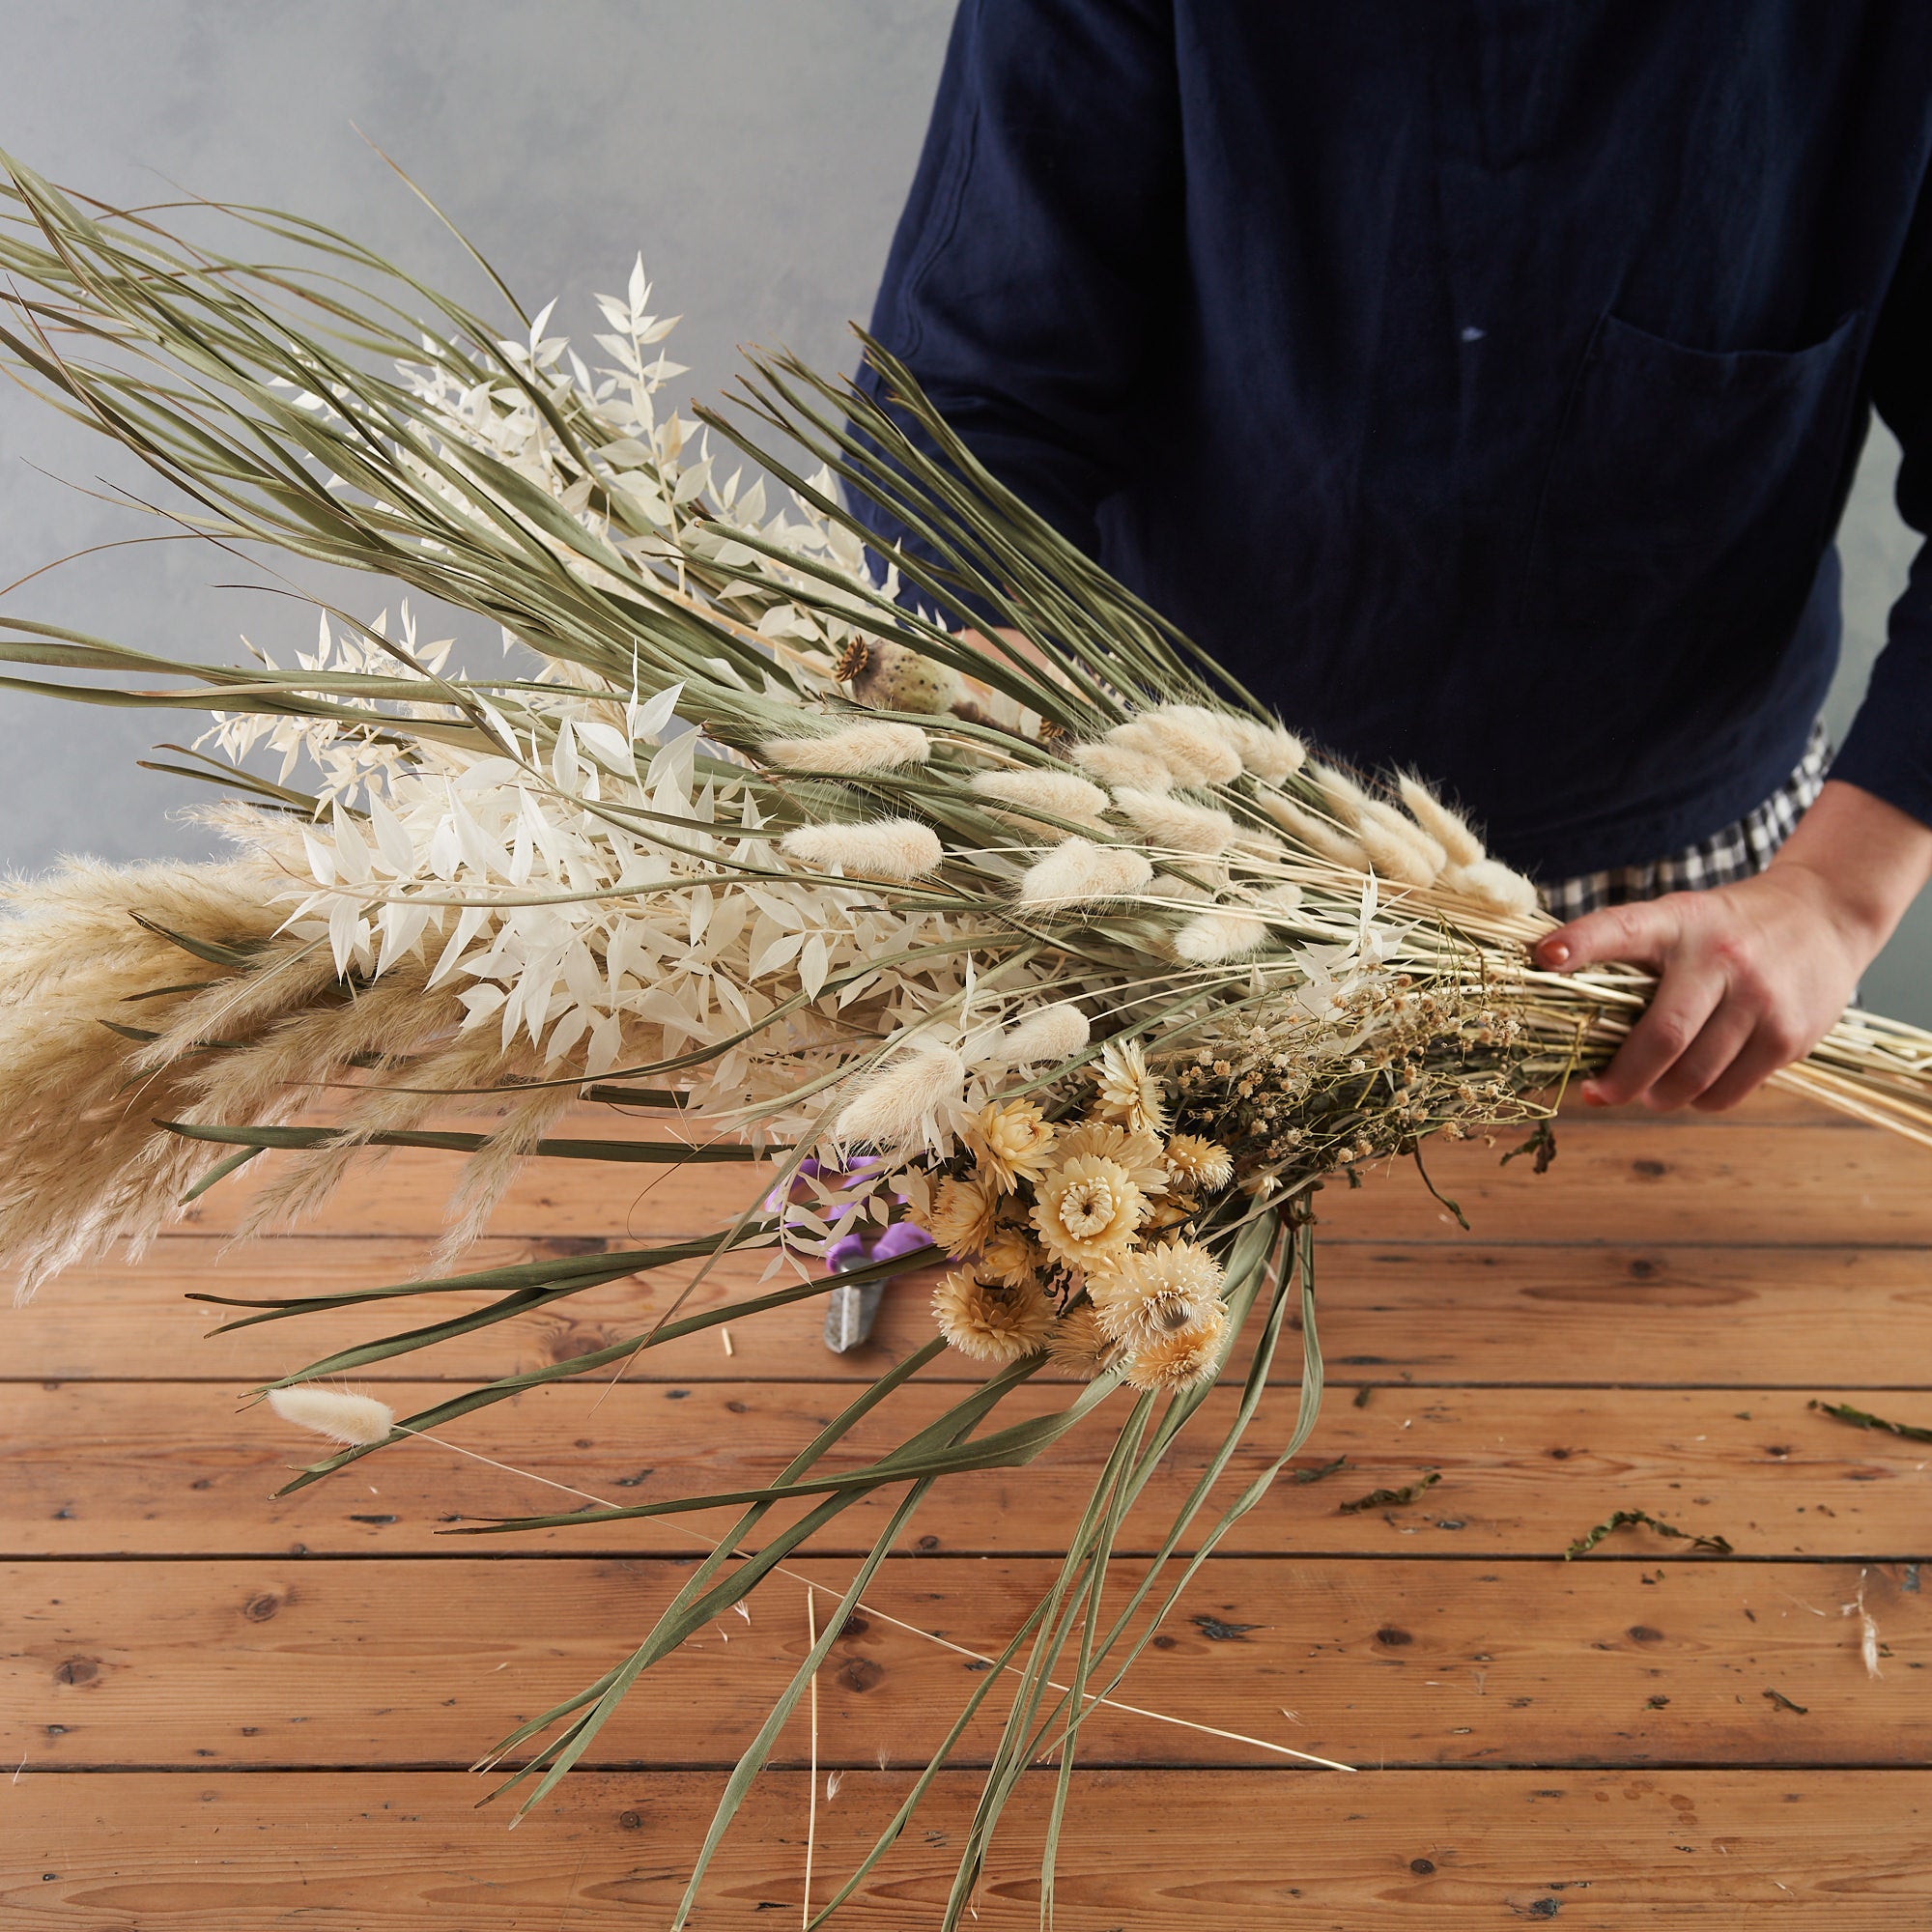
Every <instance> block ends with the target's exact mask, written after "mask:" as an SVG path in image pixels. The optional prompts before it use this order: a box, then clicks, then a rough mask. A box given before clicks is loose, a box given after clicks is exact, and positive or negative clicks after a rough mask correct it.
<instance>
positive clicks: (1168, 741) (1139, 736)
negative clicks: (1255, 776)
mask: <svg viewBox="0 0 1932 1932" xmlns="http://www.w3.org/2000/svg"><path fill="white" fill-rule="evenodd" d="M1107 742H1108V743H1109V744H1113V745H1124V746H1126V747H1127V748H1128V750H1130V751H1135V752H1146V753H1151V755H1152V756H1154V757H1156V758H1158V759H1159V760H1160V761H1161V762H1162V763H1163V764H1164V765H1166V767H1167V768H1168V770H1169V771H1171V772H1172V773H1173V774H1174V776H1175V777H1176V778H1177V779H1179V781H1180V782H1181V783H1182V784H1193V785H1201V784H1225V783H1226V782H1227V781H1228V780H1230V779H1234V778H1239V777H1240V775H1241V754H1240V753H1238V752H1237V751H1236V750H1235V748H1234V746H1233V745H1232V744H1230V743H1229V741H1228V739H1227V738H1226V737H1225V736H1224V735H1223V734H1222V732H1221V731H1220V730H1219V728H1218V721H1217V720H1216V718H1215V717H1214V715H1213V714H1212V713H1211V712H1208V711H1205V710H1203V709H1202V708H1201V707H1200V706H1198V705H1192V704H1159V705H1156V706H1155V707H1154V708H1153V709H1152V710H1151V711H1144V712H1143V713H1142V714H1141V715H1140V716H1139V717H1138V718H1136V719H1133V720H1132V721H1130V722H1129V723H1128V724H1125V725H1115V726H1114V728H1113V729H1112V730H1111V731H1109V732H1108V733H1107Z"/></svg>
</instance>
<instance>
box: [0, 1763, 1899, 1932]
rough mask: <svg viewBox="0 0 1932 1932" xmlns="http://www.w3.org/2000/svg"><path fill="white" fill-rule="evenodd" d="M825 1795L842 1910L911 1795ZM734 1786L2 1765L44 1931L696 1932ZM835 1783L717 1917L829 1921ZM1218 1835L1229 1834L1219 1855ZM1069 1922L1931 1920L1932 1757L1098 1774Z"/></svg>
mask: <svg viewBox="0 0 1932 1932" xmlns="http://www.w3.org/2000/svg"><path fill="white" fill-rule="evenodd" d="M907 1781H908V1780H907V1778H906V1776H905V1775H904V1774H903V1773H898V1772H884V1773H882V1772H880V1771H879V1770H878V1769H877V1768H876V1767H868V1768H866V1769H862V1770H854V1771H851V1772H848V1773H846V1775H845V1776H844V1778H843V1780H842V1782H841V1784H840V1786H839V1790H838V1796H837V1798H836V1799H835V1800H833V1801H832V1802H831V1803H826V1802H824V1796H823V1793H822V1791H821V1794H820V1801H821V1802H820V1804H819V1806H818V1819H817V1824H818V1843H817V1854H816V1861H815V1872H816V1878H815V1882H814V1884H813V1887H812V1892H811V1897H812V1901H813V1902H814V1903H815V1904H822V1903H824V1901H825V1900H826V1899H827V1898H828V1897H829V1896H830V1895H831V1891H832V1889H833V1886H834V1885H835V1884H836V1882H837V1881H838V1878H839V1877H841V1876H842V1875H843V1873H844V1872H846V1871H848V1870H849V1869H851V1867H852V1866H853V1865H854V1864H855V1863H856V1862H857V1861H858V1859H859V1858H860V1857H861V1856H862V1855H863V1853H864V1852H865V1850H866V1849H867V1848H868V1847H869V1845H870V1842H871V1836H872V1834H873V1833H876V1832H877V1831H879V1830H880V1829H881V1828H882V1827H883V1825H884V1823H885V1821H886V1820H887V1819H888V1818H889V1817H890V1816H891V1814H892V1810H893V1807H894V1805H895V1804H896V1803H897V1802H898V1800H899V1798H900V1797H901V1795H902V1794H903V1791H904V1789H905V1786H906V1783H907ZM721 1782H722V1779H721V1778H719V1777H718V1776H710V1775H704V1774H680V1773H625V1774H612V1775H601V1774H585V1775H580V1776H577V1777H575V1778H573V1779H571V1780H570V1781H568V1782H567V1783H566V1784H565V1785H564V1786H563V1787H562V1789H561V1790H560V1791H559V1792H558V1793H557V1795H556V1797H555V1798H554V1800H553V1801H551V1802H550V1803H548V1804H546V1805H545V1806H544V1807H543V1809H541V1810H539V1811H537V1812H535V1813H533V1814H532V1815H531V1816H530V1817H528V1818H526V1820H525V1821H524V1823H523V1825H522V1826H521V1827H520V1828H519V1829H518V1830H517V1831H515V1832H508V1831H506V1830H505V1826H506V1824H507V1822H508V1814H507V1813H506V1811H504V1810H503V1809H501V1808H498V1807H492V1808H490V1809H486V1810H483V1811H478V1810H476V1809H474V1808H473V1807H474V1804H475V1800H476V1797H477V1794H478V1792H479V1790H480V1789H481V1788H483V1787H481V1786H480V1785H479V1782H478V1780H476V1779H473V1778H465V1777H458V1776H443V1775H436V1774H427V1775H418V1776H399V1775H397V1774H394V1773H373V1774H356V1775H354V1776H342V1775H329V1774H317V1773H296V1774H284V1775H275V1774H266V1775H263V1774H257V1775H252V1776H250V1775H238V1774H235V1773H233V1772H228V1771H225V1770H206V1771H202V1772H200V1773H197V1774H191V1775H187V1776H148V1775H140V1774H132V1775H128V1774H122V1775H106V1776H87V1777H68V1776H28V1777H26V1778H23V1779H22V1780H21V1781H20V1783H19V1784H17V1785H15V1786H14V1787H12V1788H11V1789H10V1788H8V1787H6V1786H4V1785H0V1820H4V1821H5V1822H6V1826H7V1830H6V1832H5V1833H4V1836H0V1843H3V1844H4V1846H5V1847H6V1849H4V1850H0V1920H4V1922H5V1923H6V1924H7V1925H8V1926H9V1927H10V1928H14V1927H17V1928H18V1932H75V1928H87V1932H97V1928H98V1932H265V1928H267V1927H270V1926H279V1925H301V1926H308V1927H316V1928H319V1932H377V1928H380V1932H456V1928H459V1927H460V1928H462V1932H595V1928H598V1927H609V1928H611V1932H617V1928H619V1927H621V1928H624V1932H631V1928H634V1927H638V1926H660V1925H664V1924H667V1923H668V1922H669V1918H670V1915H671V1913H672V1912H673V1910H674V1909H675V1907H676V1903H677V1899H678V1897H679V1894H680V1892H681V1890H682V1889H683V1881H684V1874H685V1872H686V1871H687V1870H688V1868H689V1863H690V1860H691V1858H692V1856H693V1854H694V1853H695V1852H696V1848H697V1845H698V1843H699V1841H700V1840H701V1838H702V1836H703V1833H704V1828H705V1826H706V1824H707V1823H708V1822H709V1819H710V1815H711V1809H712V1805H713V1804H714V1803H715V1802H716V1798H717V1792H718V1787H719V1785H720V1783H721ZM805 1782H806V1774H805V1773H803V1772H796V1773H788V1774H782V1775H779V1776H768V1777H766V1778H764V1779H763V1780H761V1781H760V1783H759V1784H758V1785H757V1786H756V1787H754V1789H753V1793H752V1796H751V1799H750V1800H749V1802H748V1803H747V1804H746V1807H745V1810H744V1812H743V1813H742V1814H741V1817H740V1821H739V1823H738V1825H737V1827H736V1829H735V1830H734V1831H733V1832H732V1833H730V1834H729V1835H728V1836H727V1837H726V1838H725V1843H724V1846H723V1848H722V1850H721V1852H720V1854H719V1860H718V1862H717V1864H716V1865H715V1866H714V1868H713V1872H712V1875H711V1878H710V1881H709V1883H708V1884H707V1885H706V1887H705V1889H704V1891H703V1893H702V1896H701V1900H700V1904H699V1908H698V1914H697V1917H696V1920H695V1923H696V1926H697V1927H699V1928H718V1927H743V1928H745V1932H771V1928H772V1927H773V1926H775V1925H777V1926H789V1925H795V1924H797V1923H798V1921H799V1917H800V1907H801V1904H802V1902H803V1897H804V1879H805V1847H804V1836H805V1790H804V1786H805ZM1048 1783H1049V1779H1048V1777H1047V1776H1046V1775H1045V1774H1035V1775H1034V1776H1031V1777H1030V1778H1028V1779H1027V1780H1026V1783H1025V1785H1024V1786H1023V1788H1022V1790H1021V1792H1020V1793H1019V1795H1018V1796H1017V1797H1016V1799H1015V1801H1014V1804H1013V1806H1012V1810H1011V1812H1010V1813H1009V1820H1010V1823H1009V1826H1008V1827H1007V1828H1006V1830H1005V1832H1004V1833H1003V1835H1002V1837H1001V1838H1000V1839H999V1840H997V1841H996V1843H995V1847H994V1852H993V1858H992V1862H991V1865H990V1868H989V1871H988V1874H987V1879H986V1882H985V1884H984V1885H983V1886H982V1887H981V1889H980V1896H979V1899H978V1909H979V1915H980V1916H979V1918H978V1920H977V1921H976V1922H977V1925H978V1926H979V1927H980V1928H981V1932H1035V1928H1036V1927H1037V1925H1038V1922H1039V1908H1038V1884H1039V1869H1038V1841H1039V1831H1040V1822H1041V1818H1042V1816H1043V1813H1044V1809H1045V1806H1046V1804H1047V1802H1048V1799H1049V1797H1050V1792H1049V1791H1048V1790H1047V1789H1046V1787H1047V1785H1048ZM976 1791H977V1781H976V1780H975V1779H973V1778H972V1777H971V1776H953V1777H942V1778H941V1779H940V1781H939V1784H938V1787H937V1789H936V1790H935V1791H934V1792H933V1794H932V1796H931V1800H930V1804H931V1809H930V1811H929V1812H928V1813H924V1814H922V1815H923V1828H922V1829H919V1830H915V1831H913V1832H909V1833H906V1835H905V1836H904V1837H903V1838H902V1839H901V1840H900V1841H899V1843H898V1844H897V1845H895V1847H894V1848H893V1850H892V1852H891V1853H890V1854H889V1855H888V1858H887V1860H886V1861H885V1862H884V1863H883V1864H882V1865H881V1866H880V1867H879V1868H878V1869H877V1870H876V1871H875V1872H874V1873H873V1874H872V1877H871V1879H870V1880H869V1881H868V1883H867V1887H866V1889H865V1890H864V1891H862V1892H861V1894H860V1895H859V1896H858V1898H856V1899H855V1900H854V1901H853V1903H852V1905H851V1906H850V1907H849V1908H848V1910H847V1912H846V1914H844V1915H842V1916H841V1917H840V1918H839V1919H838V1924H840V1925H841V1926H842V1925H848V1924H849V1925H851V1926H854V1927H857V1928H860V1932H906V1928H908V1927H913V1926H922V1925H931V1924H935V1923H937V1921H938V1916H939V1911H940V1908H941V1906H942V1905H943V1903H944V1901H945V1897H946V1890H947V1887H948V1885H949V1883H950V1882H951V1878H952V1868H953V1864H954V1862H955V1861H956V1859H957V1856H958V1844H959V1840H960V1836H961V1833H963V1832H964V1830H965V1829H966V1827H967V1826H968V1825H969V1823H970V1821H971V1816H972V1807H973V1802H974V1798H975V1796H976ZM1204 1847H1211V1855H1210V1856H1204V1850H1203V1848H1204ZM1056 1900H1057V1913H1056V1920H1055V1922H1056V1924H1057V1925H1058V1926H1059V1928H1060V1932H1122V1928H1126V1927H1131V1928H1132V1932H1234V1928H1239V1932H1415V1928H1421V1927H1427V1928H1429V1932H1478V1929H1479V1928H1481V1932H1489V1928H1493V1927H1500V1926H1509V1925H1516V1924H1521V1923H1528V1924H1532V1925H1533V1924H1536V1923H1538V1922H1539V1921H1541V1920H1543V1919H1546V1918H1553V1919H1555V1920H1556V1921H1557V1923H1558V1925H1559V1926H1560V1927H1569V1926H1575V1927H1581V1928H1585V1932H1630V1928H1641V1932H1682V1929H1683V1928H1687V1927H1690V1928H1699V1929H1700V1932H1735V1928H1737V1927H1739V1926H1741V1925H1746V1924H1751V1923H1755V1922H1757V1920H1756V1918H1755V1917H1754V1916H1753V1915H1756V1914H1759V1913H1762V1914H1764V1915H1765V1916H1766V1919H1767V1921H1768V1922H1773V1923H1776V1924H1780V1925H1790V1926H1792V1927H1794V1928H1796V1927H1805V1928H1808V1927H1811V1926H1814V1925H1816V1926H1824V1927H1828V1928H1829V1929H1830V1932H1903V1928H1905V1927H1908V1926H1917V1925H1920V1924H1923V1923H1924V1922H1925V1919H1926V1918H1927V1917H1928V1916H1932V1773H1927V1772H1924V1771H1898V1772H1870V1771H1863V1772H1861V1771H1834V1772H1826V1773H1819V1772H1793V1771H1747V1772H1736V1771H1673V1772H1670V1773H1668V1774H1667V1775H1665V1774H1657V1773H1653V1774H1648V1775H1633V1774H1629V1773H1623V1772H1614V1773H1606V1772H1566V1773H1564V1774H1561V1775H1559V1776H1550V1775H1549V1774H1548V1773H1535V1772H1531V1773H1520V1772H1507V1771H1494V1772H1489V1773H1486V1774H1483V1775H1482V1776H1467V1775H1465V1774H1462V1773H1454V1772H1404V1771H1391V1772H1384V1773H1380V1774H1377V1773H1374V1772H1371V1773H1368V1774H1365V1775H1362V1776H1354V1777H1342V1776H1323V1775H1321V1774H1313V1775H1309V1774H1300V1773H1282V1774H1273V1775H1268V1776H1260V1775H1258V1774H1255V1773H1252V1772H1244V1773H1228V1772H1209V1771H1179V1772H1177V1771H1162V1772H1094V1773H1080V1774H1076V1776H1075V1778H1074V1781H1073V1797H1072V1803H1071V1805H1070V1807H1069V1814H1068V1818H1067V1822H1066V1828H1065V1832H1064V1833H1063V1835H1062V1839H1061V1853H1060V1875H1059V1879H1058V1883H1057V1886H1056Z"/></svg>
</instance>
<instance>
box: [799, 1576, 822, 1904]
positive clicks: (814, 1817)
mask: <svg viewBox="0 0 1932 1932" xmlns="http://www.w3.org/2000/svg"><path fill="white" fill-rule="evenodd" d="M817 1648H818V1614H817V1611H816V1610H815V1609H814V1608H813V1607H812V1602H811V1585H810V1583H808V1584H807V1585H806V1586H805V1651H806V1655H807V1656H808V1657H810V1655H811V1653H812V1652H813V1651H814V1650H816V1649H817ZM807 1776H808V1778H809V1780H810V1781H809V1782H808V1783H807V1785H806V1804H805V1901H804V1904H803V1905H802V1907H801V1908H800V1918H799V1923H800V1924H801V1925H803V1926H804V1927H805V1932H811V1855H812V1852H813V1851H814V1850H815V1849H816V1847H817V1844H818V1672H817V1671H815V1670H814V1671H813V1672H812V1673H811V1769H810V1772H809V1773H808V1774H807Z"/></svg>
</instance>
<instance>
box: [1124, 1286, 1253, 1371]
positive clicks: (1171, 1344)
mask: <svg viewBox="0 0 1932 1932" xmlns="http://www.w3.org/2000/svg"><path fill="white" fill-rule="evenodd" d="M1212 1306H1213V1315H1212V1317H1211V1318H1209V1319H1208V1321H1204V1322H1202V1323H1201V1324H1200V1325H1199V1326H1197V1327H1189V1328H1181V1329H1177V1330H1176V1331H1175V1332H1174V1333H1173V1334H1171V1335H1162V1336H1161V1337H1160V1338H1159V1339H1158V1340H1156V1341H1151V1342H1149V1343H1148V1344H1147V1346H1146V1347H1145V1348H1141V1349H1136V1350H1134V1351H1133V1353H1132V1354H1130V1355H1129V1356H1128V1357H1127V1359H1126V1362H1125V1364H1124V1372H1125V1375H1126V1378H1127V1380H1128V1381H1129V1382H1131V1383H1132V1384H1133V1385H1134V1387H1135V1388H1140V1389H1163V1388H1187V1387H1189V1386H1191V1385H1192V1384H1193V1383H1195V1382H1205V1381H1208V1380H1210V1379H1211V1378H1213V1376H1214V1374H1215V1372H1216V1370H1218V1369H1219V1367H1220V1366H1221V1338H1222V1336H1223V1335H1224V1334H1225V1333H1226V1332H1227V1327H1228V1311H1227V1309H1226V1307H1224V1306H1223V1305H1222V1303H1220V1302H1218V1301H1217V1302H1215V1303H1213V1305H1212Z"/></svg>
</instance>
